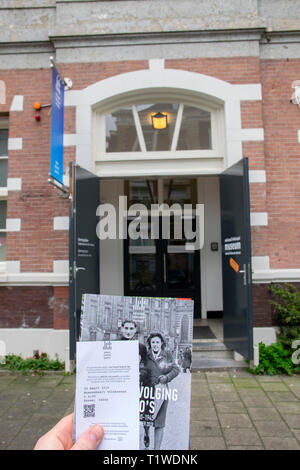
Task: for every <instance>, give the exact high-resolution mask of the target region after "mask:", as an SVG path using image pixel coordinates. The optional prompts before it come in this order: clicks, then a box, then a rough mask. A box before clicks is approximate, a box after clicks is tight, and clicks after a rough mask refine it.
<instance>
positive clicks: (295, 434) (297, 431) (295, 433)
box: [292, 429, 300, 443]
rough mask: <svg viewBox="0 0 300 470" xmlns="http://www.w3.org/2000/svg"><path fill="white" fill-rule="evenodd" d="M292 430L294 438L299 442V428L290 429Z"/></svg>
mask: <svg viewBox="0 0 300 470" xmlns="http://www.w3.org/2000/svg"><path fill="white" fill-rule="evenodd" d="M292 432H293V434H294V436H295V437H296V439H298V441H299V443H300V429H292Z"/></svg>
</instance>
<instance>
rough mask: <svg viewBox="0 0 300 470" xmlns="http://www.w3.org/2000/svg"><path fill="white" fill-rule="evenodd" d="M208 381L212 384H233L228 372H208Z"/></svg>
mask: <svg viewBox="0 0 300 470" xmlns="http://www.w3.org/2000/svg"><path fill="white" fill-rule="evenodd" d="M206 378H207V381H208V382H209V383H210V384H211V383H224V384H225V383H232V381H231V377H230V375H229V373H228V372H206Z"/></svg>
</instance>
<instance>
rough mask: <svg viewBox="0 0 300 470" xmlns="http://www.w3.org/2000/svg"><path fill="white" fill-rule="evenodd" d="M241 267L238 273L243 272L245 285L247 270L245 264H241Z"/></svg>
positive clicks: (245, 283)
mask: <svg viewBox="0 0 300 470" xmlns="http://www.w3.org/2000/svg"><path fill="white" fill-rule="evenodd" d="M243 268H244V269H240V270H239V273H241V274H243V277H244V279H243V280H244V286H246V285H247V271H246V265H245V264H243Z"/></svg>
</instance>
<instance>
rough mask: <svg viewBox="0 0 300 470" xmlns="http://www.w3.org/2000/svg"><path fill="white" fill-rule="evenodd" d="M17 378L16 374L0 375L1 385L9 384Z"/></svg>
mask: <svg viewBox="0 0 300 470" xmlns="http://www.w3.org/2000/svg"><path fill="white" fill-rule="evenodd" d="M15 380H16V376H14V375H2V374H1V375H0V385H1V386H5V385H8V384H11V383H13V382H14V381H15Z"/></svg>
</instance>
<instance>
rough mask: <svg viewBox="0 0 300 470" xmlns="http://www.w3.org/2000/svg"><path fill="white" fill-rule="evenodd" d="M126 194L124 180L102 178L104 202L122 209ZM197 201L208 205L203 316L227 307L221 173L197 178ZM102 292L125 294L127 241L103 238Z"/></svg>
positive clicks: (202, 276)
mask: <svg viewBox="0 0 300 470" xmlns="http://www.w3.org/2000/svg"><path fill="white" fill-rule="evenodd" d="M124 194H125V183H124V180H123V179H102V180H101V183H100V201H101V203H111V204H113V205H114V206H115V207H116V208H118V198H119V196H121V195H124ZM197 202H198V203H199V204H204V246H203V248H202V249H201V251H200V279H201V288H200V291H201V317H202V318H207V312H210V311H222V309H223V305H222V302H223V301H222V249H221V227H220V203H219V177H218V176H201V177H198V178H197ZM117 221H118V219H117ZM117 233H118V232H117ZM100 292H101V293H102V294H111V295H124V243H123V240H118V239H116V240H108V239H107V240H101V241H100Z"/></svg>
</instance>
